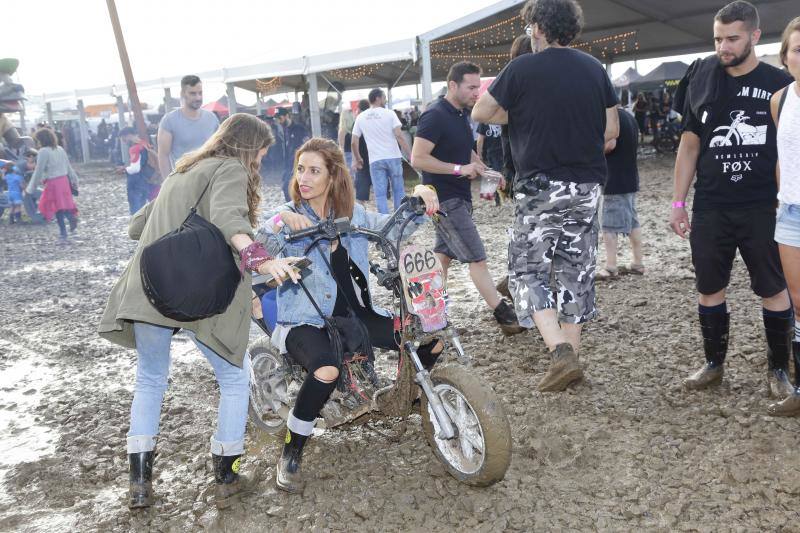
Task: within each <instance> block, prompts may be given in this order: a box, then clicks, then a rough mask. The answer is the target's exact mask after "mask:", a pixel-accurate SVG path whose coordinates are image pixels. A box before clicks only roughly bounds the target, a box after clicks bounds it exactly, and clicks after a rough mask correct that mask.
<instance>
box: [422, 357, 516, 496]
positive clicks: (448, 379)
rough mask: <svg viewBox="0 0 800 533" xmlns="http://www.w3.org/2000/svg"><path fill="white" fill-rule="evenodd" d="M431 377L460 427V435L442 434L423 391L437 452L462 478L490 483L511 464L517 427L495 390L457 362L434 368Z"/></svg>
mask: <svg viewBox="0 0 800 533" xmlns="http://www.w3.org/2000/svg"><path fill="white" fill-rule="evenodd" d="M431 380H432V381H433V385H434V392H435V393H436V394H438V395H439V398H441V400H442V403H443V404H444V407H445V410H446V411H447V413H448V415H449V416H450V420H451V422H452V423H453V425H454V426H455V427H456V437H455V438H453V439H449V440H447V439H441V438H439V437H438V436H437V433H438V431H437V426H438V423H437V421H436V417H435V416H434V414H433V409H432V408H431V407H430V406H429V404H428V399H427V397H426V396H425V395H424V394H423V395H422V398H421V405H420V407H421V409H420V414H421V415H422V429H423V431H424V432H425V436H426V437H427V439H428V443H429V444H430V445H431V448H432V449H433V453H434V454H435V455H436V457H437V458H438V459H439V460H440V461H441V462H442V464H443V465H444V466H445V468H446V469H447V471H448V472H449V473H450V475H451V476H453V477H454V478H456V479H457V480H459V481H461V482H462V483H466V484H468V485H474V486H479V487H486V486H489V485H492V484H494V483H497V482H498V481H500V480H501V479H503V477H504V476H505V474H506V471H507V470H508V466H509V465H510V464H511V427H510V425H509V422H508V417H507V416H506V413H505V411H504V410H503V406H502V405H501V404H500V401H499V400H498V398H497V395H496V394H495V392H494V391H493V390H492V388H491V387H489V386H488V385H487V384H485V383H483V382H482V381H481V380H480V379H478V378H477V377H476V376H474V375H473V374H472V373H470V371H469V370H468V369H466V368H465V367H463V366H460V365H457V364H448V365H445V366H442V367H438V368H434V370H433V372H432V373H431Z"/></svg>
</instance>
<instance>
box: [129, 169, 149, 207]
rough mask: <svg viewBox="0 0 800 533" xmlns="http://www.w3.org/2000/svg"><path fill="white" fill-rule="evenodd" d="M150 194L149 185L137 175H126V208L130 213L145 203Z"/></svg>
mask: <svg viewBox="0 0 800 533" xmlns="http://www.w3.org/2000/svg"><path fill="white" fill-rule="evenodd" d="M149 195H150V185H149V184H148V183H147V182H145V181H144V180H143V179H141V178H140V177H139V176H128V208H129V209H130V211H131V215H132V214H134V213H136V212H137V211H138V210H139V209H141V208H142V207H143V206H144V204H146V203H147V197H148V196H149Z"/></svg>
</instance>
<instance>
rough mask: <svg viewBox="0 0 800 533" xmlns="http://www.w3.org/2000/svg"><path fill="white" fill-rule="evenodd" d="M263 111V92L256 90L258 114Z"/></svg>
mask: <svg viewBox="0 0 800 533" xmlns="http://www.w3.org/2000/svg"><path fill="white" fill-rule="evenodd" d="M262 113H263V110H262V109H261V93H260V92H258V91H256V116H259V115H261V114H262Z"/></svg>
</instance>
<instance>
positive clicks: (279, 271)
mask: <svg viewBox="0 0 800 533" xmlns="http://www.w3.org/2000/svg"><path fill="white" fill-rule="evenodd" d="M299 260H300V258H299V257H279V258H277V259H270V260H269V261H267V262H265V263H263V264H262V265H261V266H260V267H258V273H259V274H265V275H266V274H269V275H271V276H272V277H273V278H275V281H276V282H277V284H278V285H283V282H284V281H286V279H287V278H288V279H291V280H292V283H297V282H298V281H299V280H300V271H299V270H297V269H296V268H294V267H293V266H292V264H293V263H296V262H297V261H299Z"/></svg>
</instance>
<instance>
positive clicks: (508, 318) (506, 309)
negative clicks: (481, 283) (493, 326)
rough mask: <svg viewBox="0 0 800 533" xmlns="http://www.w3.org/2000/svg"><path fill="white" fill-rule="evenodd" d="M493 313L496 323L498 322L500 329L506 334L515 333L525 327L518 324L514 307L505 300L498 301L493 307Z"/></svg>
mask: <svg viewBox="0 0 800 533" xmlns="http://www.w3.org/2000/svg"><path fill="white" fill-rule="evenodd" d="M493 314H494V318H495V320H497V323H498V324H500V329H501V330H503V333H505V334H506V335H516V334H517V333H522V332H523V331H525V328H523V327H522V326H520V325H519V320H517V313H515V312H514V308H513V307H512V306H510V305H508V302H506V301H505V300H500V303H499V304H498V305H497V307H495V308H494V312H493Z"/></svg>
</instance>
